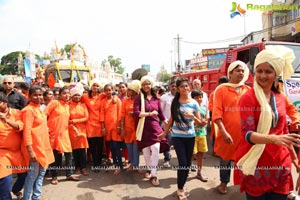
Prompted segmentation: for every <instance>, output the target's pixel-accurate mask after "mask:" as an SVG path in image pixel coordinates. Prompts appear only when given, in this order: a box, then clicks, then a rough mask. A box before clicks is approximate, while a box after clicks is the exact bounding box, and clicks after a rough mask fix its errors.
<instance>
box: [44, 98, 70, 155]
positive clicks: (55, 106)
mask: <svg viewBox="0 0 300 200" xmlns="http://www.w3.org/2000/svg"><path fill="white" fill-rule="evenodd" d="M44 112H45V114H46V115H47V116H48V127H49V134H50V143H51V147H52V149H53V150H57V151H58V152H60V153H63V152H72V146H71V141H70V137H69V117H70V113H69V105H68V104H67V103H65V102H64V101H62V100H52V101H51V102H50V103H49V104H48V105H47V107H46V109H45V111H44Z"/></svg>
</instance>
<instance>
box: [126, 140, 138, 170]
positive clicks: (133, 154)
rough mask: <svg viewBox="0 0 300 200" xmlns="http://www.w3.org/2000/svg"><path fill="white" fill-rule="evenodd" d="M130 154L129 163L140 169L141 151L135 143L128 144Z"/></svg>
mask: <svg viewBox="0 0 300 200" xmlns="http://www.w3.org/2000/svg"><path fill="white" fill-rule="evenodd" d="M126 146H127V150H128V154H129V161H130V163H131V165H132V166H133V167H138V166H139V163H140V151H139V149H138V146H137V144H135V143H134V142H132V143H126Z"/></svg>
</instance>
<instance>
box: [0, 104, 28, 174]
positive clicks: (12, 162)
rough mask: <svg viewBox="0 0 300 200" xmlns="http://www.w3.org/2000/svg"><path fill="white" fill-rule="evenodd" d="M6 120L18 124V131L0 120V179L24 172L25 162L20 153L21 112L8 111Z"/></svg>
mask: <svg viewBox="0 0 300 200" xmlns="http://www.w3.org/2000/svg"><path fill="white" fill-rule="evenodd" d="M7 118H8V119H9V120H11V121H14V122H17V123H18V124H19V130H16V129H13V128H12V127H11V126H10V125H8V124H7V123H5V122H4V121H3V120H0V178H3V177H6V176H8V175H10V174H12V173H22V172H26V171H27V169H26V166H27V165H26V160H28V158H27V159H25V158H24V155H23V153H22V150H23V149H24V148H22V145H24V144H22V132H21V131H22V129H23V122H22V120H21V112H20V111H19V110H16V109H10V111H9V114H8V115H7Z"/></svg>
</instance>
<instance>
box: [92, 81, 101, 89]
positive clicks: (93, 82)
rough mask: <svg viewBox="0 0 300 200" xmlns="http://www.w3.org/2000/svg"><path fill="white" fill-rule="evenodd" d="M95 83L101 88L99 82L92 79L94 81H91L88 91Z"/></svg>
mask: <svg viewBox="0 0 300 200" xmlns="http://www.w3.org/2000/svg"><path fill="white" fill-rule="evenodd" d="M95 83H96V84H98V85H99V86H101V83H100V80H99V79H96V78H94V79H93V80H92V81H91V85H90V89H91V88H92V86H93V85H94V84H95Z"/></svg>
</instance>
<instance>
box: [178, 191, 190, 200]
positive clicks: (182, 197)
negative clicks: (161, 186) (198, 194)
mask: <svg viewBox="0 0 300 200" xmlns="http://www.w3.org/2000/svg"><path fill="white" fill-rule="evenodd" d="M186 192H187V191H182V192H180V191H178V190H177V197H178V199H179V200H187V199H188V196H187V195H186Z"/></svg>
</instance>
